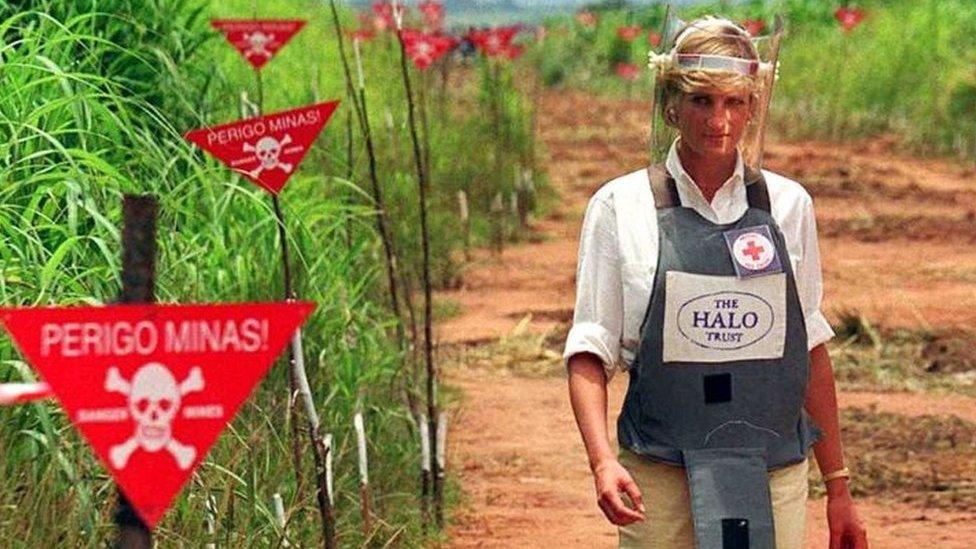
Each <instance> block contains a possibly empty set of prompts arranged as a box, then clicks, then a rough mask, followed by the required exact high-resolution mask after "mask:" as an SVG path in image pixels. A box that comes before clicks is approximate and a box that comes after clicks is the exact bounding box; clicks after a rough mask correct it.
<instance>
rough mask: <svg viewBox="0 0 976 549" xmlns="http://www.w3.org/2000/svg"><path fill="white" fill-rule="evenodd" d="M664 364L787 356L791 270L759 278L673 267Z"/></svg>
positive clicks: (668, 277)
mask: <svg viewBox="0 0 976 549" xmlns="http://www.w3.org/2000/svg"><path fill="white" fill-rule="evenodd" d="M665 294H666V296H667V300H666V302H665V304H664V327H663V329H664V338H663V344H664V349H663V361H664V362H731V361H736V360H763V359H773V358H781V357H782V356H783V351H784V345H785V340H786V274H785V273H777V274H772V275H768V276H760V277H754V278H738V277H735V276H709V275H700V274H692V273H685V272H681V271H668V273H667V275H666V279H665Z"/></svg>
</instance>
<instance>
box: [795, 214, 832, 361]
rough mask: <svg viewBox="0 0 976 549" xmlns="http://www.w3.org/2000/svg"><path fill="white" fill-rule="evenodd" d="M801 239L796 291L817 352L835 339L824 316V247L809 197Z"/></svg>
mask: <svg viewBox="0 0 976 549" xmlns="http://www.w3.org/2000/svg"><path fill="white" fill-rule="evenodd" d="M801 216H802V220H801V223H800V233H801V234H800V238H801V241H802V242H803V256H802V258H801V259H800V262H799V264H798V265H797V272H796V277H795V278H796V289H797V293H798V294H799V297H800V306H801V308H802V309H803V316H804V319H805V320H806V326H807V347H808V349H813V348H814V347H816V346H817V345H820V344H821V343H825V342H827V341H828V340H830V338H832V337H834V330H833V329H832V328H831V327H830V323H829V322H827V318H826V317H825V316H824V314H823V312H821V310H820V307H821V301H822V300H823V272H822V271H821V267H820V244H819V242H818V240H817V219H816V217H815V216H814V213H813V200H812V199H811V198H810V197H809V196H806V201H805V202H804V204H803V209H802V212H801Z"/></svg>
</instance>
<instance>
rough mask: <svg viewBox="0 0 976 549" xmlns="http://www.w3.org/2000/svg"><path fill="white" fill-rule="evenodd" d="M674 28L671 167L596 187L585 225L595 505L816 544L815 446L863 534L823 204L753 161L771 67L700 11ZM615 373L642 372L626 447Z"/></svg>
mask: <svg viewBox="0 0 976 549" xmlns="http://www.w3.org/2000/svg"><path fill="white" fill-rule="evenodd" d="M673 43H674V48H673V49H672V51H671V52H670V53H669V54H667V55H652V68H654V69H656V70H657V71H658V74H657V85H658V86H659V89H663V94H662V95H663V100H662V102H661V104H660V108H661V115H662V116H663V118H664V120H665V121H666V123H667V124H668V125H669V126H671V127H672V128H673V129H674V130H676V132H677V134H678V138H677V139H676V140H675V141H674V143H672V145H671V149H670V151H669V152H668V154H667V159H666V161H665V162H664V164H663V165H655V166H651V168H650V169H646V170H640V171H638V172H634V173H631V174H628V175H625V176H623V177H620V178H617V179H615V180H613V181H611V182H609V183H607V184H606V185H604V186H603V187H602V188H601V189H600V190H599V191H597V193H596V194H595V195H594V196H593V198H592V199H591V201H590V203H589V206H588V208H587V212H586V217H585V219H584V222H583V231H582V238H581V242H580V254H579V267H578V271H577V301H576V310H575V316H574V323H573V327H572V329H571V331H570V333H569V335H568V337H567V341H566V349H565V352H564V357H565V359H566V362H567V367H568V370H569V390H570V399H571V402H572V406H573V411H574V413H575V415H576V420H577V424H578V426H579V429H580V433H581V434H582V436H583V441H584V444H585V446H586V451H587V455H588V457H589V462H590V467H591V470H592V471H593V476H594V480H595V483H596V491H597V497H598V504H599V506H600V508H601V510H602V511H603V513H604V514H605V515H606V517H607V519H608V520H610V521H611V522H612V523H614V524H616V525H618V526H619V533H620V546H621V547H655V548H672V547H674V548H693V547H696V546H697V547H699V548H701V549H711V548H723V549H725V548H737V547H752V548H763V547H777V548H779V549H784V548H785V549H792V548H800V547H802V546H803V534H804V519H805V502H806V498H807V470H808V461H807V453H808V449H809V448H810V447H811V446H812V447H813V449H814V453H815V455H816V458H817V463H818V465H819V467H820V471H821V473H822V475H823V478H824V481H825V482H826V486H827V495H828V498H827V516H828V522H829V526H830V547H831V549H835V548H836V549H840V548H841V547H854V548H857V549H861V548H866V547H867V538H866V534H865V530H864V527H863V525H862V524H861V521H860V520H859V518H858V516H857V512H856V510H855V508H854V503H853V500H852V498H851V495H850V491H849V489H848V485H847V483H848V479H849V477H850V473H849V472H848V471H847V469H846V468H845V467H844V465H843V453H842V448H841V442H840V435H839V431H840V430H839V427H838V419H837V402H836V396H835V388H834V378H833V371H832V366H831V362H830V357H829V355H828V354H827V350H826V347H825V345H824V344H825V342H826V341H827V340H828V339H830V338H831V337H832V336H833V331H832V330H831V328H830V326H829V324H828V323H827V321H826V319H825V318H824V316H823V314H822V313H821V312H820V301H821V297H822V280H821V273H820V260H819V252H818V245H817V235H816V225H815V221H814V215H813V207H812V202H811V199H810V196H809V195H808V194H807V193H806V191H805V190H804V189H803V188H802V187H801V186H800V185H799V184H797V183H796V182H794V181H791V180H789V179H786V178H784V177H782V176H780V175H777V174H773V173H770V172H760V171H757V170H754V169H752V168H751V167H750V166H749V165H747V164H746V163H745V162H744V161H743V158H744V156H745V155H744V151H743V150H742V148H741V146H742V145H743V142H742V140H743V136H744V135H745V134H746V133H747V132H748V131H750V130H754V129H755V124H754V122H755V120H756V117H757V116H758V113H759V112H761V109H760V96H761V94H760V91H761V90H762V85H763V82H764V75H768V73H767V72H765V71H768V70H771V69H770V67H769V66H764V65H763V64H761V63H760V62H759V55H758V52H757V51H756V48H755V46H754V45H753V43H752V41H751V40H750V37H749V35H748V34H747V33H746V32H745V31H744V30H743V29H741V28H740V27H738V26H737V25H735V24H734V23H732V22H730V21H727V20H724V19H716V18H710V17H709V18H704V19H700V20H697V21H694V22H692V23H691V24H689V25H687V26H686V27H685V28H684V29H682V30H681V31H680V32H678V33H677V35H676V36H675V38H674V41H673ZM771 80H772V79H771V78H769V79H768V81H771ZM751 123H752V124H751ZM760 133H761V132H760ZM617 370H627V371H629V373H630V384H629V387H628V391H627V396H626V399H625V401H624V405H623V408H622V410H621V414H620V419H619V420H618V425H617V433H618V439H619V441H620V446H621V448H620V452H619V455H614V453H613V451H612V449H611V445H610V441H609V436H608V432H607V427H606V419H607V390H606V383H607V382H608V381H609V379H610V377H611V376H612V375H613V374H614V372H615V371H617Z"/></svg>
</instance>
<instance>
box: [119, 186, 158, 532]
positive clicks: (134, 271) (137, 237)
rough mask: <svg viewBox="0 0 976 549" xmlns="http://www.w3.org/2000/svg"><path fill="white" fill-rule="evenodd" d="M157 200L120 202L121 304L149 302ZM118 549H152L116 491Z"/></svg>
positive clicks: (136, 517)
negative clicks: (121, 221)
mask: <svg viewBox="0 0 976 549" xmlns="http://www.w3.org/2000/svg"><path fill="white" fill-rule="evenodd" d="M156 210H157V206H156V198H155V197H154V196H131V195H126V196H125V198H124V200H123V202H122V219H123V226H122V293H121V295H120V297H119V302H120V303H152V302H154V301H155V300H156V299H155V297H156V296H155V283H156ZM115 524H116V525H117V526H118V529H119V531H118V539H117V540H116V542H115V547H116V548H118V549H151V548H152V546H153V542H152V532H150V531H149V528H148V527H147V526H146V524H145V523H144V522H143V521H142V519H141V518H140V517H139V515H138V514H137V513H136V511H135V509H133V508H132V504H130V503H129V500H128V499H126V497H125V494H123V493H122V490H121V489H118V507H117V509H116V511H115Z"/></svg>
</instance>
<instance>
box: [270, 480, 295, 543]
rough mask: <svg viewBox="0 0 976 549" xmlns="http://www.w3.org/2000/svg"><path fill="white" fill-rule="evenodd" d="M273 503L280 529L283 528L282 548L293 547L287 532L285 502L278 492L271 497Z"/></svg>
mask: <svg viewBox="0 0 976 549" xmlns="http://www.w3.org/2000/svg"><path fill="white" fill-rule="evenodd" d="M271 501H272V502H273V503H274V512H275V518H276V519H277V520H278V528H281V537H282V540H281V546H282V547H291V544H290V543H288V539H287V538H288V532H287V531H285V525H286V524H287V521H286V520H285V502H284V501H282V500H281V494H279V493H277V492H275V494H274V495H273V496H271Z"/></svg>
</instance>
